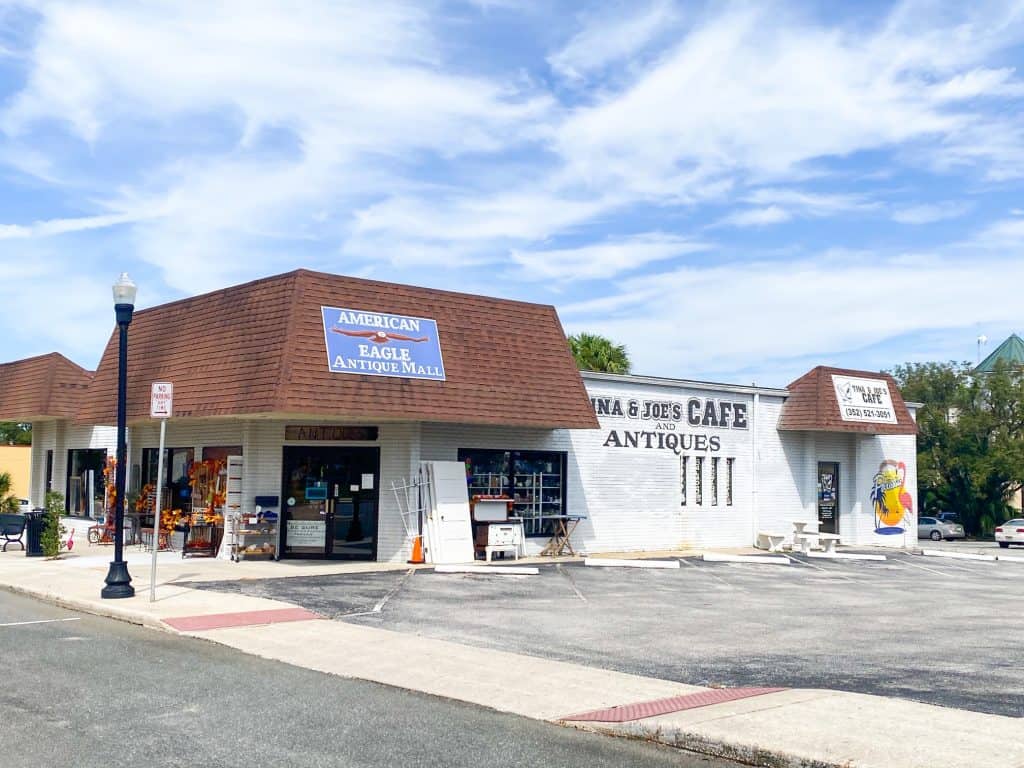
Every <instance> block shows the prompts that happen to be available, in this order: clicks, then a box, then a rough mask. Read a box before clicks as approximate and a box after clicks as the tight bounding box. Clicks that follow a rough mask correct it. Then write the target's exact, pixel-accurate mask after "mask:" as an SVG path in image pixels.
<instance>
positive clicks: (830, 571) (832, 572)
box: [786, 555, 863, 584]
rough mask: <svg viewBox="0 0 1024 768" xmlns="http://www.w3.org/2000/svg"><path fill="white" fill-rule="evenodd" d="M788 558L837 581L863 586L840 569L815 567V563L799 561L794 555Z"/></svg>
mask: <svg viewBox="0 0 1024 768" xmlns="http://www.w3.org/2000/svg"><path fill="white" fill-rule="evenodd" d="M786 557H788V558H789V559H790V560H792V561H793V562H794V563H796V564H797V565H804V566H807V567H808V568H813V569H814V570H816V571H824V572H825V573H827V574H830V575H832V576H835V577H836V578H837V579H844V580H845V581H852V582H853V583H854V584H861V583H863V582H861V581H860V580H859V579H852V578H850V577H849V576H847V575H846V574H845V573H843V571H842V570H840V569H839V568H822V567H821V566H820V565H815V564H814V563H808V562H807V561H805V560H797V559H796V558H795V557H793V556H792V555H786Z"/></svg>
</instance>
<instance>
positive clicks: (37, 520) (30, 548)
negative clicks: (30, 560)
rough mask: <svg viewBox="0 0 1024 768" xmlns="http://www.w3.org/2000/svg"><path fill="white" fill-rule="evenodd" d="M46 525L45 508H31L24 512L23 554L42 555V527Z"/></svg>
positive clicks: (30, 555)
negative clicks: (29, 510)
mask: <svg viewBox="0 0 1024 768" xmlns="http://www.w3.org/2000/svg"><path fill="white" fill-rule="evenodd" d="M45 527H46V510H45V509H38V508H37V509H33V510H32V511H31V512H26V513H25V556H26V557H42V556H43V529H44V528H45Z"/></svg>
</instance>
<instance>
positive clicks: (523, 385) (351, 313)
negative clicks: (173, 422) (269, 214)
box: [77, 270, 598, 429]
mask: <svg viewBox="0 0 1024 768" xmlns="http://www.w3.org/2000/svg"><path fill="white" fill-rule="evenodd" d="M339 308H342V309H339ZM359 323H363V326H359ZM375 323H376V325H374V324H375ZM360 328H363V329H360ZM367 328H368V329H369V330H367ZM374 329H377V330H374ZM339 345H345V346H344V348H345V349H354V350H362V354H364V357H365V358H366V359H365V360H359V359H356V358H357V357H358V355H359V354H360V353H358V352H353V355H355V356H356V358H343V357H342V356H341V355H340V354H337V353H336V350H337V349H339ZM128 350H129V351H128V411H127V412H128V419H129V420H130V421H138V420H142V419H146V418H148V416H149V395H150V384H151V383H152V382H153V381H170V382H173V384H174V413H175V416H176V417H186V418H210V417H229V416H231V417H267V416H268V415H270V414H274V415H288V414H295V415H299V414H302V415H305V416H311V415H312V416H316V417H318V418H335V419H345V420H351V419H355V420H362V421H366V420H374V419H379V420H387V421H424V422H447V423H460V424H491V425H504V426H526V427H537V428H546V429H555V428H596V427H597V426H598V423H597V419H596V417H595V416H594V412H593V408H592V407H591V405H590V401H589V398H588V396H587V392H586V389H585V388H584V386H583V381H582V379H581V377H580V374H579V372H578V371H577V370H576V365H575V363H574V361H573V358H572V354H571V353H570V351H569V347H568V344H567V343H566V338H565V333H564V331H563V330H562V325H561V322H560V321H559V319H558V315H557V313H556V312H555V309H554V307H551V306H547V305H540V304H530V303H525V302H517V301H508V300H504V299H495V298H488V297H483V296H476V295H470V294H464V293H454V292H450V291H439V290H433V289H428V288H417V287H412V286H406V285H397V284H393V283H384V282H378V281H373V280H362V279H357V278H351V277H343V276H339V275H329V274H323V273H318V272H311V271H308V270H297V271H294V272H289V273H286V274H283V275H277V276H275V277H269V278H265V279H262V280H256V281H254V282H251V283H246V284H243V285H238V286H233V287H230V288H225V289H223V290H220V291H215V292H213V293H208V294H204V295H201V296H196V297H193V298H189V299H183V300H181V301H177V302H172V303H170V304H164V305H161V306H158V307H153V308H151V309H146V310H142V311H139V312H137V313H136V314H135V318H134V320H133V322H132V324H131V327H130V330H129V346H128ZM418 361H419V362H418ZM354 363H360V364H361V365H363V364H365V365H366V366H367V368H359V369H358V370H366V369H369V366H371V365H372V366H374V368H373V370H377V371H380V370H388V371H390V370H399V369H409V370H411V371H412V373H411V374H410V375H403V374H404V371H399V375H387V374H380V373H378V374H376V375H374V374H364V373H360V372H358V371H357V370H353V366H354ZM346 365H348V366H349V368H348V370H346ZM116 394H117V334H116V332H115V333H114V334H112V335H111V338H110V340H109V342H108V344H107V347H106V350H105V352H104V354H103V358H102V360H101V361H100V364H99V367H98V369H97V372H96V375H95V377H94V380H93V383H92V385H91V386H90V388H89V391H88V394H87V397H86V398H85V401H84V403H83V404H82V408H81V411H80V413H79V414H78V418H77V421H79V422H82V423H92V424H110V423H112V422H113V418H114V415H115V404H116Z"/></svg>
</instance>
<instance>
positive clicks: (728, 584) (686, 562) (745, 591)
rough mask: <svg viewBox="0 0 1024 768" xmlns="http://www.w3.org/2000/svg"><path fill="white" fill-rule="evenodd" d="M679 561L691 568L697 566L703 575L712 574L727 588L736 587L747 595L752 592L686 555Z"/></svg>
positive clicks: (712, 576) (735, 588)
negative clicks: (690, 559)
mask: <svg viewBox="0 0 1024 768" xmlns="http://www.w3.org/2000/svg"><path fill="white" fill-rule="evenodd" d="M679 562H680V563H685V564H686V565H688V566H690V567H691V568H696V569H697V570H698V571H699V572H700V573H701V574H702V575H705V576H710V577H711V578H712V579H715V580H716V581H720V582H722V584H723V585H725V588H726V589H734V590H736V591H737V592H742V593H743V594H745V595H749V594H750V590H747V589H744V588H743V587H741V586H739V585H737V584H733V583H731V582H729V581H727V580H726V579H723V578H722V577H721V576H719V575H718V574H717V573H713V572H712V570H711V569H710V568H703V567H701V566H699V565H697V564H696V563H691V562H690V561H689V560H687V559H686V558H685V557H681V558H679Z"/></svg>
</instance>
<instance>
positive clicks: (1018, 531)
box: [996, 517, 1024, 549]
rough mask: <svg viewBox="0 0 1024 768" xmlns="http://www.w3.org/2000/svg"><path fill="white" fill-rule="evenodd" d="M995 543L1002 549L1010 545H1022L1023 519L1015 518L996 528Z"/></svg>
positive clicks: (1023, 533) (1023, 538)
mask: <svg viewBox="0 0 1024 768" xmlns="http://www.w3.org/2000/svg"><path fill="white" fill-rule="evenodd" d="M996 541H998V542H999V546H1000V547H1002V548H1003V549H1006V548H1007V547H1008V546H1010V545H1011V544H1024V517H1015V518H1014V519H1013V520H1007V521H1006V522H1005V523H1003V524H1002V525H1000V526H997V527H996Z"/></svg>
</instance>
